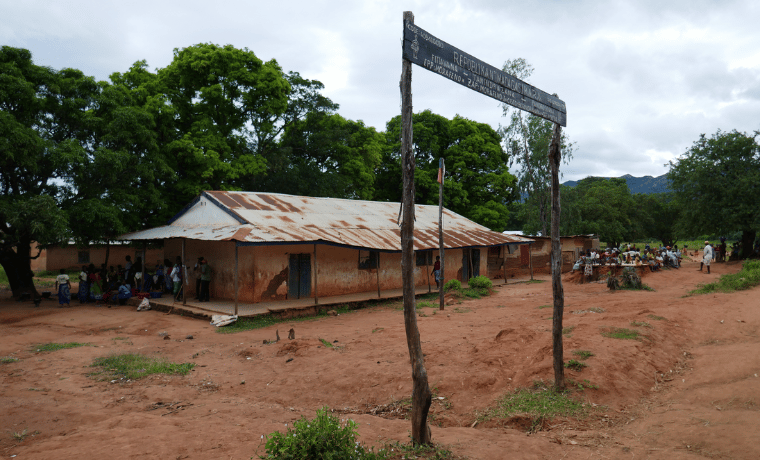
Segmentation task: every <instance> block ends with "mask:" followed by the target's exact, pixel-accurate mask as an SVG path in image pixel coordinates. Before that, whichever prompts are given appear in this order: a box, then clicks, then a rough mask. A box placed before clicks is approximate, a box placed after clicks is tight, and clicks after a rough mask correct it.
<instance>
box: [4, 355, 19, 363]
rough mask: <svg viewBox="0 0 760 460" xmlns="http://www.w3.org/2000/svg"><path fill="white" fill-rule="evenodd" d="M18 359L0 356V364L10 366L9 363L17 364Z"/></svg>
mask: <svg viewBox="0 0 760 460" xmlns="http://www.w3.org/2000/svg"><path fill="white" fill-rule="evenodd" d="M17 362H18V358H15V357H13V356H0V364H10V363H17Z"/></svg>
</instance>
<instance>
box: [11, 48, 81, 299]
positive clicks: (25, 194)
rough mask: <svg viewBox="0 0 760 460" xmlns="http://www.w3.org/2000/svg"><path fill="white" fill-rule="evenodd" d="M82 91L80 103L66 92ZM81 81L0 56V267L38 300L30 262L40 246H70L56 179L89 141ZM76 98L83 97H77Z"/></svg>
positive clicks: (27, 57)
mask: <svg viewBox="0 0 760 460" xmlns="http://www.w3.org/2000/svg"><path fill="white" fill-rule="evenodd" d="M67 79H71V80H75V81H77V82H78V83H79V84H81V86H82V88H81V94H80V95H81V96H82V97H80V98H76V97H75V98H70V97H67V95H66V94H65V93H66V90H67V89H70V88H71V87H72V86H73V87H76V86H79V85H78V84H71V85H69V84H66V83H65V80H67ZM88 84H89V83H87V82H82V78H81V74H76V72H71V71H69V70H64V71H61V72H56V71H54V70H52V69H50V68H47V67H42V66H37V65H35V64H34V63H33V62H32V55H31V53H30V52H29V51H27V50H23V49H18V48H11V47H8V46H3V47H2V48H1V49H0V264H1V265H2V266H3V268H4V269H5V271H6V273H7V274H8V278H9V281H10V287H11V290H12V291H13V295H20V294H21V293H23V292H28V293H32V294H35V293H36V291H35V288H34V282H33V279H32V272H31V270H30V269H29V267H30V260H31V258H33V257H36V256H38V255H39V254H31V246H32V242H33V241H37V242H38V243H40V244H43V245H44V244H49V243H54V242H57V241H61V240H62V239H67V238H68V227H67V225H66V220H67V217H66V213H65V212H63V211H62V210H61V209H60V208H59V207H58V205H57V198H58V197H59V195H60V194H61V193H63V192H64V190H63V184H62V183H61V182H60V181H56V180H55V178H57V177H60V176H61V175H64V174H66V173H67V171H69V170H70V168H71V166H72V162H74V161H76V158H77V155H76V153H75V152H72V148H71V146H72V145H76V140H77V138H78V137H82V138H84V136H83V134H82V132H83V131H86V130H83V129H82V124H83V122H82V120H81V119H80V118H79V117H78V112H79V105H86V104H88V103H89V102H88V101H89V97H88V96H87V94H88V93H89V91H90V90H91V88H90V89H87V88H86V87H87V86H88ZM73 92H75V93H76V92H77V91H73Z"/></svg>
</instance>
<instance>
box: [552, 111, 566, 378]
mask: <svg viewBox="0 0 760 460" xmlns="http://www.w3.org/2000/svg"><path fill="white" fill-rule="evenodd" d="M561 135H562V128H561V127H560V126H559V125H558V124H556V123H555V124H554V135H553V136H552V142H551V145H550V146H549V164H550V166H551V170H552V220H551V225H552V228H551V233H552V256H551V266H552V294H553V297H554V314H553V320H552V355H553V358H554V388H555V389H556V390H557V391H564V390H565V366H564V361H563V349H562V314H563V312H564V310H565V295H564V291H563V289H562V247H561V245H560V241H559V216H560V196H559V187H560V185H559V163H560V158H561V151H560V136H561Z"/></svg>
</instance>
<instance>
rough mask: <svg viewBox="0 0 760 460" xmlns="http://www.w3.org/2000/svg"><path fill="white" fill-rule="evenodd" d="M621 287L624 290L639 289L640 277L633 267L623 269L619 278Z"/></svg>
mask: <svg viewBox="0 0 760 460" xmlns="http://www.w3.org/2000/svg"><path fill="white" fill-rule="evenodd" d="M621 280H622V283H621V287H623V288H626V289H641V288H642V286H641V277H640V276H639V274H638V273H636V270H635V269H634V268H633V267H626V268H624V269H623V275H622V276H621Z"/></svg>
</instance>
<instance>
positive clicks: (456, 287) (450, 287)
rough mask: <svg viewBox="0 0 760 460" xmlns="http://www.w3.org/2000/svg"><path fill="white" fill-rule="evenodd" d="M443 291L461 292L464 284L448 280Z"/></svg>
mask: <svg viewBox="0 0 760 460" xmlns="http://www.w3.org/2000/svg"><path fill="white" fill-rule="evenodd" d="M443 289H444V290H445V291H446V292H448V291H460V290H461V289H462V283H461V282H460V281H459V280H448V281H446V284H444V285H443Z"/></svg>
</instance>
